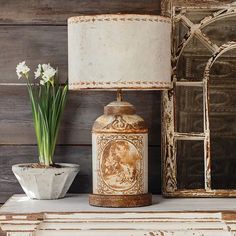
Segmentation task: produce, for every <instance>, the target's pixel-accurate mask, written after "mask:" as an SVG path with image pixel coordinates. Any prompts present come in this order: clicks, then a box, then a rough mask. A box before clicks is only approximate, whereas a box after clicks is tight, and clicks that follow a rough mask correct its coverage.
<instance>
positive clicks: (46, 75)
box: [42, 64, 57, 83]
mask: <svg viewBox="0 0 236 236" xmlns="http://www.w3.org/2000/svg"><path fill="white" fill-rule="evenodd" d="M44 65H45V64H44ZM44 65H42V67H43V66H44ZM44 68H46V70H44V69H43V74H42V79H43V81H44V83H47V82H48V81H49V80H51V79H53V77H54V76H55V74H56V73H57V71H56V70H55V69H54V68H52V67H51V66H50V65H49V64H48V65H47V67H44Z"/></svg>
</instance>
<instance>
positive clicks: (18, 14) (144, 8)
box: [0, 0, 160, 24]
mask: <svg viewBox="0 0 236 236" xmlns="http://www.w3.org/2000/svg"><path fill="white" fill-rule="evenodd" d="M159 12H160V1H159V0H155V1H154V0H128V1H122V0H112V1H111V0H66V1H65V0H40V1H39V0H20V1H19V0H11V1H9V0H1V12H0V23H1V24H66V19H67V18H68V17H70V16H75V15H81V14H99V13H142V14H157V13H159Z"/></svg>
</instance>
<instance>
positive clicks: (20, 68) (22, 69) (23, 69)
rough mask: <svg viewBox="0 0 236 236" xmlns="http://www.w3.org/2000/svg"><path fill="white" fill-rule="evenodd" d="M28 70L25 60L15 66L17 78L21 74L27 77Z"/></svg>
mask: <svg viewBox="0 0 236 236" xmlns="http://www.w3.org/2000/svg"><path fill="white" fill-rule="evenodd" d="M29 71H30V68H29V67H28V66H27V65H26V64H25V61H22V62H20V63H19V64H18V65H17V66H16V74H17V76H18V79H20V78H21V77H22V76H23V75H25V76H26V78H27V77H28V73H29Z"/></svg>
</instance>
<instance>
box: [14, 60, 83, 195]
mask: <svg viewBox="0 0 236 236" xmlns="http://www.w3.org/2000/svg"><path fill="white" fill-rule="evenodd" d="M29 72H30V68H29V67H28V66H27V65H26V64H25V61H23V62H21V63H19V64H18V65H17V67H16V73H17V76H18V79H20V78H24V79H25V80H26V84H27V89H28V93H29V97H30V102H31V107H32V113H33V122H34V128H35V134H36V138H37V144H38V154H39V162H38V163H25V164H18V165H13V166H12V170H13V173H14V174H15V176H16V178H17V179H18V181H19V183H20V184H21V186H22V188H23V190H24V191H25V193H26V194H27V196H28V197H30V198H32V199H57V198H62V197H64V196H65V194H66V192H67V191H68V189H69V187H70V185H71V184H72V182H73V180H74V178H75V176H76V175H77V173H78V172H79V165H77V164H66V163H54V161H53V157H54V151H55V147H56V141H57V137H58V131H59V125H60V120H61V117H62V113H63V110H64V107H65V103H66V96H67V91H68V87H67V85H66V86H62V85H60V84H59V81H58V76H57V74H58V73H57V70H55V69H54V68H53V67H51V66H50V64H43V65H40V64H39V65H38V68H37V70H36V71H35V72H34V74H35V79H36V80H34V81H33V80H30V76H29ZM37 81H39V82H37Z"/></svg>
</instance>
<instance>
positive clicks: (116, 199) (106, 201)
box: [89, 193, 152, 208]
mask: <svg viewBox="0 0 236 236" xmlns="http://www.w3.org/2000/svg"><path fill="white" fill-rule="evenodd" d="M89 204H90V205H92V206H98V207H114V208H116V207H142V206H149V205H151V204H152V194H150V193H146V194H137V195H100V194H90V195H89Z"/></svg>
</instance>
